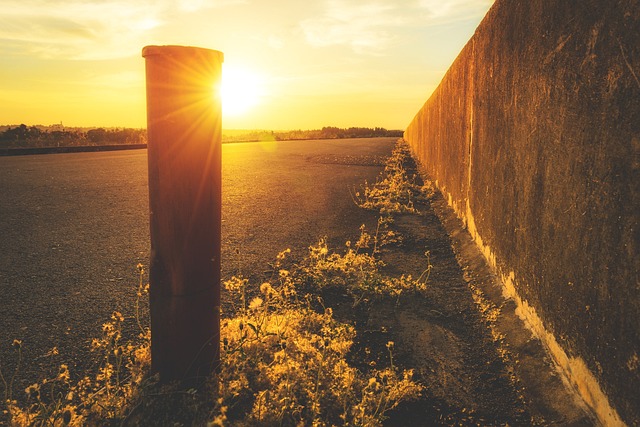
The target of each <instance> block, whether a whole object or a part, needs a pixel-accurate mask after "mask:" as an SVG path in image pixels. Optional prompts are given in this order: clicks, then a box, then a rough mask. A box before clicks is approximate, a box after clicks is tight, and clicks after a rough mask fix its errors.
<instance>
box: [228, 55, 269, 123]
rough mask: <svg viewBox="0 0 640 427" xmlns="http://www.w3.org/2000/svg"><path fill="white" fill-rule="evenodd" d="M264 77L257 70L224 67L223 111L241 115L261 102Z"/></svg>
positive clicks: (232, 114)
mask: <svg viewBox="0 0 640 427" xmlns="http://www.w3.org/2000/svg"><path fill="white" fill-rule="evenodd" d="M263 94H264V92H263V79H262V78H261V77H260V76H259V75H258V74H257V73H255V72H253V71H251V70H249V69H246V68H238V67H234V66H228V65H224V66H223V68H222V84H221V86H220V95H221V99H222V113H223V114H224V115H226V116H230V117H233V116H241V115H243V114H245V113H247V112H248V111H249V110H251V109H252V108H254V107H255V106H256V105H258V104H259V103H260V98H261V97H262V96H263Z"/></svg>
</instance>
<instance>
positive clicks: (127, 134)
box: [0, 124, 147, 148]
mask: <svg viewBox="0 0 640 427" xmlns="http://www.w3.org/2000/svg"><path fill="white" fill-rule="evenodd" d="M146 142H147V131H146V129H130V128H114V129H104V128H95V129H88V128H87V129H65V128H63V127H62V126H53V127H46V128H42V127H38V126H27V125H24V124H21V125H20V126H16V127H11V126H9V127H6V129H5V130H4V131H2V132H0V148H28V147H33V148H40V147H74V146H85V145H130V144H146Z"/></svg>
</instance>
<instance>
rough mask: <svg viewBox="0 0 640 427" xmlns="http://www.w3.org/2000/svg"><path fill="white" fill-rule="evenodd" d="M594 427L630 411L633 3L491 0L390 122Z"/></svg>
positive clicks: (637, 22) (636, 135) (638, 349)
mask: <svg viewBox="0 0 640 427" xmlns="http://www.w3.org/2000/svg"><path fill="white" fill-rule="evenodd" d="M405 139H406V140H407V141H408V142H409V143H410V145H411V147H412V150H413V152H414V155H415V156H416V157H417V158H418V159H419V161H420V162H421V163H422V165H423V167H424V169H425V171H426V172H427V173H428V174H429V175H430V176H431V178H432V179H434V180H436V181H437V185H438V187H439V188H440V189H441V190H442V192H443V194H444V195H445V197H447V198H448V199H449V203H450V205H452V206H453V207H454V209H455V211H456V213H457V214H458V215H459V216H460V217H461V218H462V219H463V220H464V221H465V223H466V224H467V226H468V229H469V231H470V232H471V233H472V235H473V236H474V238H475V240H476V242H477V244H478V245H479V246H480V247H481V249H482V250H483V252H484V254H485V256H486V257H487V258H488V259H489V261H490V262H491V264H492V265H493V267H494V268H495V269H496V271H497V273H498V274H499V275H500V276H501V277H502V279H503V283H504V285H505V292H506V293H508V294H509V295H511V296H512V297H513V298H515V299H516V302H517V303H518V306H519V308H518V310H519V314H520V315H521V317H523V318H525V319H526V322H527V323H528V325H529V326H530V327H531V328H532V329H533V330H534V331H535V332H536V333H537V334H538V336H540V337H541V338H542V339H543V341H544V342H545V344H546V345H547V346H548V348H549V349H550V351H551V352H552V354H553V355H554V358H555V359H556V362H557V363H558V365H559V366H560V367H561V368H562V369H563V370H564V373H565V374H566V375H567V378H568V379H569V381H570V382H571V384H572V386H573V387H575V388H576V389H577V390H578V391H579V392H580V393H581V394H582V396H583V398H584V399H585V401H586V402H587V403H588V404H589V405H590V406H591V407H592V409H593V410H594V412H595V413H596V414H597V416H598V417H599V418H600V420H601V421H602V422H603V423H604V424H607V425H617V424H620V423H621V422H625V423H627V424H629V425H638V424H637V423H638V422H640V421H639V420H640V280H639V273H638V272H639V271H640V257H639V256H638V246H639V245H640V233H639V230H638V218H639V215H638V211H639V210H640V203H639V202H640V188H639V185H640V1H638V0H606V1H605V0H581V1H578V0H562V1H557V0H527V1H513V0H497V1H496V2H495V4H494V6H493V7H492V9H491V10H490V11H489V13H488V14H487V16H486V17H485V19H484V20H483V22H482V23H481V24H480V26H479V27H478V29H477V31H476V34H475V35H474V36H473V38H472V39H471V40H470V41H469V43H468V44H467V45H466V46H465V48H464V49H463V50H462V52H461V53H460V55H459V56H458V58H457V59H456V61H455V62H454V63H453V65H452V66H451V68H450V69H449V71H448V72H447V74H446V76H445V77H444V79H443V80H442V82H441V83H440V86H439V87H438V88H437V89H436V91H435V92H434V93H433V95H432V96H431V97H430V98H429V100H428V101H427V102H426V104H425V105H424V107H423V108H422V109H421V110H420V111H419V112H418V114H417V115H416V117H415V118H414V120H413V121H412V122H411V124H410V125H409V127H408V128H407V130H406V132H405Z"/></svg>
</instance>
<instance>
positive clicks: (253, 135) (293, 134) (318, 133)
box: [222, 126, 403, 142]
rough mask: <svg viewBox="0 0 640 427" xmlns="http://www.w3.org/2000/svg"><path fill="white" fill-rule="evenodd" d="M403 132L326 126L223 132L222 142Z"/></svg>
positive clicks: (394, 134)
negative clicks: (307, 128) (320, 127)
mask: <svg viewBox="0 0 640 427" xmlns="http://www.w3.org/2000/svg"><path fill="white" fill-rule="evenodd" d="M402 134H403V131H401V130H387V129H385V128H381V127H375V128H363V127H350V128H338V127H333V126H326V127H323V128H322V129H314V130H287V131H268V130H254V131H246V132H242V131H236V132H234V133H225V131H224V130H223V131H222V142H240V141H290V140H297V139H342V138H375V137H384V136H387V137H401V136H402Z"/></svg>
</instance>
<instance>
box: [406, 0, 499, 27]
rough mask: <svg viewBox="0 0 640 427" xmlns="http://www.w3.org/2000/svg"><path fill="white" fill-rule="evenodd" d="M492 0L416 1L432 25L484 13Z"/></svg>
mask: <svg viewBox="0 0 640 427" xmlns="http://www.w3.org/2000/svg"><path fill="white" fill-rule="evenodd" d="M493 2H494V0H418V7H419V8H421V9H423V10H424V11H425V12H426V18H427V19H429V20H431V21H432V22H433V23H446V22H451V21H456V20H461V19H467V18H469V17H475V16H477V15H478V14H482V13H485V12H486V11H487V9H488V7H489V6H491V5H492V4H493Z"/></svg>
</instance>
